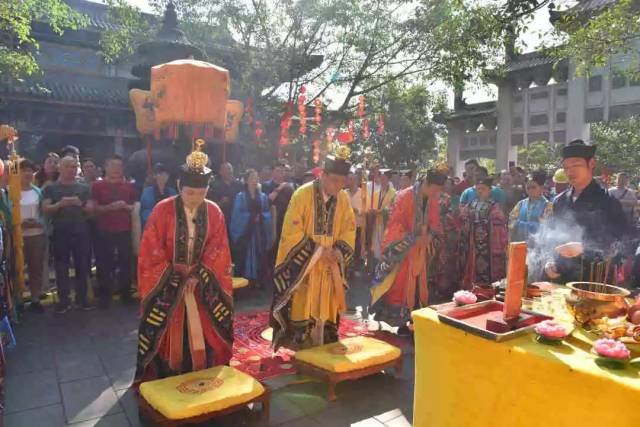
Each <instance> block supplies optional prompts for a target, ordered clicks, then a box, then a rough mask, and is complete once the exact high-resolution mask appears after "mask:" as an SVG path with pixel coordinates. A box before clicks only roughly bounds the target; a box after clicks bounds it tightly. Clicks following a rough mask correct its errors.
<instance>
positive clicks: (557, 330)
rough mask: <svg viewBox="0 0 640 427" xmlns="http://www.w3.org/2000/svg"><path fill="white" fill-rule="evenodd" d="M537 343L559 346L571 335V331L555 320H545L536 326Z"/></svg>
mask: <svg viewBox="0 0 640 427" xmlns="http://www.w3.org/2000/svg"><path fill="white" fill-rule="evenodd" d="M535 331H536V334H537V338H536V339H537V341H538V342H539V343H541V344H558V343H560V342H561V341H562V340H563V339H564V338H566V337H567V335H569V330H568V329H567V328H566V327H565V326H564V325H562V324H560V323H558V322H555V321H553V320H545V321H544V322H540V323H538V324H537V325H536V327H535Z"/></svg>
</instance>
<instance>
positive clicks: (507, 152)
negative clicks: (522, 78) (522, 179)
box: [496, 79, 528, 171]
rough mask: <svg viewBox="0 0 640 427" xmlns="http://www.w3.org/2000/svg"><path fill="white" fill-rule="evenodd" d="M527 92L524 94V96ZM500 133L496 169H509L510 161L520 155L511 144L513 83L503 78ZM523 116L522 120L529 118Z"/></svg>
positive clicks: (499, 117) (499, 91)
mask: <svg viewBox="0 0 640 427" xmlns="http://www.w3.org/2000/svg"><path fill="white" fill-rule="evenodd" d="M524 95H525V94H523V96H524ZM523 101H524V100H523ZM497 108H498V135H497V138H496V170H497V171H499V170H502V169H509V161H511V160H513V161H515V160H516V159H517V157H518V151H517V149H516V147H513V146H512V145H511V130H512V125H511V121H512V114H513V83H512V82H510V81H508V80H506V79H505V80H503V81H502V82H501V83H500V85H499V86H498V107H497ZM527 119H528V118H527V117H523V118H522V120H527Z"/></svg>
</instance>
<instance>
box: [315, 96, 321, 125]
mask: <svg viewBox="0 0 640 427" xmlns="http://www.w3.org/2000/svg"><path fill="white" fill-rule="evenodd" d="M313 105H314V106H315V122H316V125H318V126H320V122H322V101H320V98H316V99H315V101H313Z"/></svg>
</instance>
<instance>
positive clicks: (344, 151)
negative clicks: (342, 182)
mask: <svg viewBox="0 0 640 427" xmlns="http://www.w3.org/2000/svg"><path fill="white" fill-rule="evenodd" d="M335 156H336V158H338V159H341V160H349V156H351V149H349V147H347V146H346V145H340V146H339V147H338V148H336V151H335Z"/></svg>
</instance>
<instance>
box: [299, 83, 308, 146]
mask: <svg viewBox="0 0 640 427" xmlns="http://www.w3.org/2000/svg"><path fill="white" fill-rule="evenodd" d="M306 91H307V89H306V88H305V87H304V86H301V87H300V95H299V96H298V117H299V119H300V129H299V132H300V135H304V134H306V133H307V107H306V106H305V105H304V104H305V102H306V101H307V97H306V96H305V92H306Z"/></svg>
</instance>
